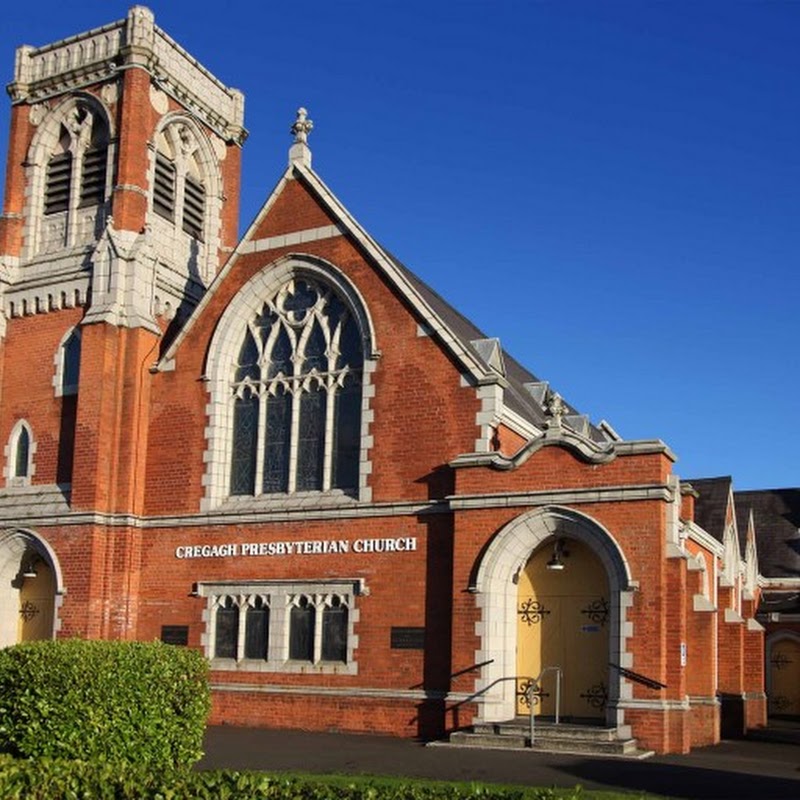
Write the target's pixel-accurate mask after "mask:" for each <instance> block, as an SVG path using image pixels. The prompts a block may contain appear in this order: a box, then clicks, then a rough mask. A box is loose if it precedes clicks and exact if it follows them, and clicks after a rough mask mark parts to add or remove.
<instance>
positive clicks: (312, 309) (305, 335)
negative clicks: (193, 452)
mask: <svg viewBox="0 0 800 800" xmlns="http://www.w3.org/2000/svg"><path fill="white" fill-rule="evenodd" d="M362 368H363V348H362V340H361V333H360V331H359V328H358V324H357V322H356V320H355V319H354V318H353V316H352V314H351V313H350V311H349V310H348V308H347V306H346V305H345V304H344V302H343V301H342V300H341V298H340V297H339V296H338V295H337V294H336V293H335V292H334V291H333V290H332V289H331V288H330V287H329V286H326V285H324V284H322V283H319V282H317V281H315V280H312V279H311V278H306V277H298V278H293V279H291V280H289V281H288V282H286V283H285V284H284V285H283V286H282V287H281V288H280V289H279V290H278V291H277V292H276V293H275V294H274V295H273V296H272V297H270V298H269V299H268V300H267V302H265V303H264V305H263V306H262V308H261V309H260V310H259V311H258V313H257V314H256V315H255V316H254V317H253V318H252V319H250V320H249V322H248V325H247V330H246V332H245V335H244V339H243V341H242V344H241V347H240V349H239V355H238V359H237V362H236V364H235V367H234V370H233V376H232V377H233V381H232V393H233V404H234V405H233V441H232V448H231V465H230V493H231V494H232V495H258V494H274V493H284V494H285V493H295V492H307V491H330V490H341V491H343V492H345V493H348V494H355V493H356V490H357V487H358V476H359V454H360V440H361V438H360V437H361V394H362V392H361V387H362Z"/></svg>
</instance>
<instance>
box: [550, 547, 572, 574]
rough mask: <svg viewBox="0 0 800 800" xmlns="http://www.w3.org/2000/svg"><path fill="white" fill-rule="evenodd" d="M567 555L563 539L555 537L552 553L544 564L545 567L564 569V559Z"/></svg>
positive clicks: (557, 569) (556, 569)
mask: <svg viewBox="0 0 800 800" xmlns="http://www.w3.org/2000/svg"><path fill="white" fill-rule="evenodd" d="M568 556H569V551H568V550H567V549H566V547H565V546H564V540H563V539H556V542H555V544H554V545H553V555H552V557H551V558H550V560H549V561H548V562H547V564H546V565H545V566H546V567H547V569H552V570H555V571H560V570H562V569H564V559H565V558H567V557H568Z"/></svg>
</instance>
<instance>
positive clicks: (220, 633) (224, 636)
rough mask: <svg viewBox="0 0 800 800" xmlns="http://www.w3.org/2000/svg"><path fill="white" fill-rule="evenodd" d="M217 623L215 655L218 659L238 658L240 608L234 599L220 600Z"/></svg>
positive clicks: (227, 597)
mask: <svg viewBox="0 0 800 800" xmlns="http://www.w3.org/2000/svg"><path fill="white" fill-rule="evenodd" d="M215 623H216V634H215V637H214V655H215V656H216V658H236V653H237V648H238V642H239V606H238V605H237V604H236V602H235V601H234V599H233V598H232V597H230V596H226V597H221V598H219V605H218V606H217V614H216V620H215Z"/></svg>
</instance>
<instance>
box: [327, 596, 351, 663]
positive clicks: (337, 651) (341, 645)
mask: <svg viewBox="0 0 800 800" xmlns="http://www.w3.org/2000/svg"><path fill="white" fill-rule="evenodd" d="M322 660H323V661H343V662H346V661H347V606H346V605H345V604H344V603H343V602H342V599H341V598H340V597H339V595H333V597H332V598H331V600H330V604H328V605H326V606H325V609H324V611H323V612H322Z"/></svg>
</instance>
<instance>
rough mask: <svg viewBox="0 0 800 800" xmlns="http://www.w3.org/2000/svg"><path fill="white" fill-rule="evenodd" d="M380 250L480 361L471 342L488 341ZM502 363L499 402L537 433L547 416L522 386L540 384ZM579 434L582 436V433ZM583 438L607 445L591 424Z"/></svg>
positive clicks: (515, 364) (511, 362) (508, 361)
mask: <svg viewBox="0 0 800 800" xmlns="http://www.w3.org/2000/svg"><path fill="white" fill-rule="evenodd" d="M382 249H383V250H384V252H385V253H386V255H387V256H388V258H389V259H391V261H392V263H393V264H394V265H395V266H396V267H397V269H398V270H400V271H401V272H402V273H403V274H404V275H405V277H406V278H407V279H408V281H409V283H411V284H412V285H413V287H414V288H415V289H416V290H417V291H418V292H419V293H420V295H421V296H422V297H423V299H424V300H425V301H426V302H427V303H428V304H429V305H430V307H431V308H432V309H433V310H434V311H435V312H436V314H437V315H438V316H439V317H440V319H441V320H442V322H444V324H445V325H447V327H448V328H449V329H450V330H451V331H452V333H453V334H454V335H455V336H456V338H457V339H459V341H460V342H461V343H462V345H463V346H464V347H465V348H467V349H469V350H471V351H472V352H474V353H476V354H477V355H478V356H479V357H481V358H482V354H481V353H480V351H479V350H478V348H476V347H475V346H474V345H473V342H474V341H476V340H481V339H488V338H489V337H488V336H487V335H486V334H485V333H484V332H483V331H482V330H481V329H480V328H478V327H477V326H476V325H475V324H474V323H473V322H472V321H471V320H469V319H467V317H465V316H464V315H463V314H462V313H461V312H460V311H458V310H457V309H455V308H453V306H451V305H450V303H448V302H447V301H446V300H445V299H444V298H443V297H442V296H441V295H440V294H439V293H438V292H437V291H436V290H435V289H433V288H431V287H430V286H429V285H428V284H427V283H425V281H423V280H422V278H420V277H419V275H417V274H416V273H415V272H413V271H412V270H410V269H409V268H408V267H407V266H406V265H405V264H403V262H402V261H400V260H399V259H397V258H396V257H395V256H394V255H392V254H391V253H390V252H389V251H388V250H386V249H385V248H382ZM482 360H483V358H482ZM503 362H504V364H505V378H506V380H507V381H508V387H507V388H506V389H505V391H504V393H503V402H504V403H505V405H506V407H507V408H508V409H509V410H510V411H513V412H515V413H517V414H519V415H520V416H521V417H522V418H523V419H526V420H528V421H529V422H531V423H533V424H534V425H535V426H536V427H537V428H540V429H541V428H542V427H544V424H545V421H546V419H547V416H546V414H545V411H544V408H543V407H542V406H541V405H540V404H539V403H538V402H537V401H536V399H535V398H534V396H533V395H532V394H531V393H530V392H529V391H528V390H527V389H526V388H525V384H530V383H541V382H542V379H541V378H537V377H536V376H535V375H534V374H533V373H532V372H530V371H529V370H527V369H526V368H525V367H523V366H522V364H520V363H519V361H517V360H516V359H515V358H513V357H512V356H510V355H509V354H508V353H507V352H506V351H505V350H503ZM564 403H565V405H566V406H567V409H568V413H569V414H570V415H576V416H578V415H580V413H581V412H580V411H578V410H576V409H575V408H574V407H573V406H572V405H570V404H569V403H568V402H567V401H566V400H564ZM565 422H566V423H567V424H569V420H565ZM579 432H580V433H584V431H579ZM584 435H587V436H588V437H589V438H590V439H592V440H593V441H595V442H598V443H602V442H607V441H608V437H607V436H606V435H605V434H604V433H603V432H602V431H601V430H600V429H598V428H597V427H596V426H594V425H591V424H589V427H588V430H587V431H586V432H585V433H584Z"/></svg>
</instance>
